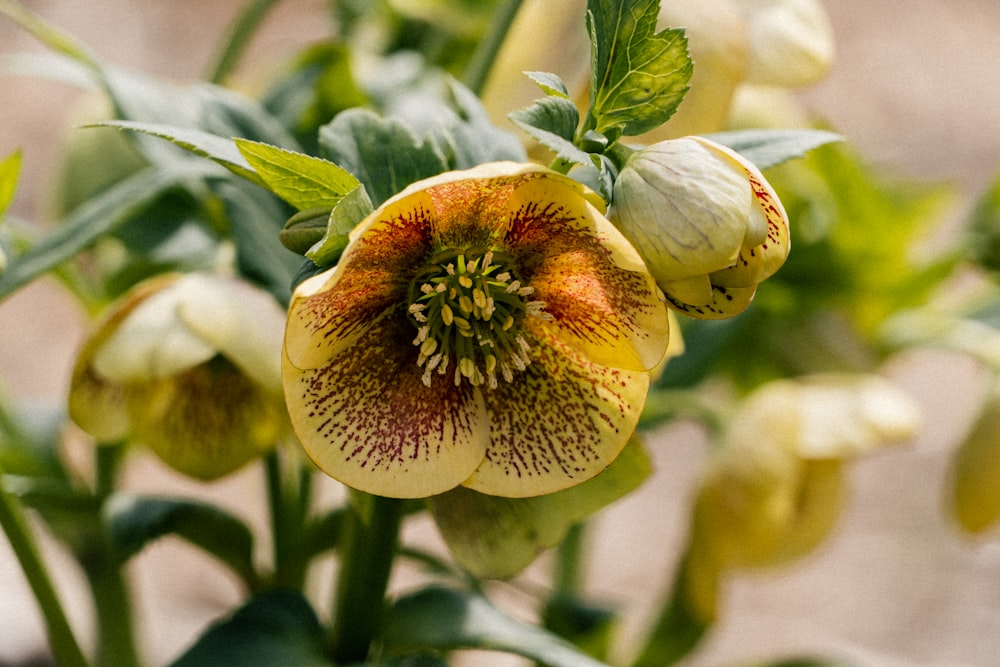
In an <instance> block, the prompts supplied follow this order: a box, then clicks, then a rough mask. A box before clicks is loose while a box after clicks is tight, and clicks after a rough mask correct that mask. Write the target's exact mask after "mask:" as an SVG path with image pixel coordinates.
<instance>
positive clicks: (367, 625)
mask: <svg viewBox="0 0 1000 667" xmlns="http://www.w3.org/2000/svg"><path fill="white" fill-rule="evenodd" d="M354 500H355V501H356V502H355V504H354V506H353V507H352V508H351V509H352V511H351V512H350V514H349V516H348V517H347V520H346V522H345V524H346V525H345V530H344V539H343V540H342V542H341V551H340V572H339V574H338V578H337V590H336V598H335V600H334V609H333V627H332V629H331V637H330V647H331V657H332V658H333V660H334V661H335V662H337V663H338V664H347V663H351V662H363V661H364V660H365V658H366V657H367V656H368V652H369V650H370V648H371V644H372V641H373V640H374V639H375V637H376V635H377V634H378V631H379V625H380V623H381V620H382V612H383V608H384V606H385V591H386V586H387V585H388V583H389V574H390V572H391V571H392V563H393V560H394V557H395V554H396V543H397V541H398V537H399V526H400V524H401V522H402V517H403V507H404V503H403V501H401V500H397V499H394V498H383V497H381V496H369V495H361V494H359V495H358V496H357V497H356V498H355V499H354ZM362 503H363V504H364V505H365V506H364V507H363V508H362V507H360V505H361V504H362Z"/></svg>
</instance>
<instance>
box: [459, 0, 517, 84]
mask: <svg viewBox="0 0 1000 667" xmlns="http://www.w3.org/2000/svg"><path fill="white" fill-rule="evenodd" d="M523 1H524V0H504V2H503V4H502V5H500V8H499V9H498V10H497V13H496V16H494V17H493V20H492V21H490V27H489V30H488V31H487V33H486V35H484V36H483V39H482V41H481V42H479V46H478V47H476V51H475V52H474V53H473V54H472V58H471V59H470V60H469V64H468V66H467V67H466V68H465V74H464V76H463V77H462V79H463V81H464V83H465V85H466V86H468V87H469V90H471V91H472V92H474V93H475V94H476V95H479V94H480V93H482V92H483V88H484V87H485V86H486V80H487V78H489V75H490V70H491V69H493V62H494V61H495V60H496V58H497V54H498V53H500V47H501V46H503V41H504V39H505V38H506V37H507V32H508V31H510V26H511V25H513V23H514V17H515V16H517V12H518V11H519V10H520V9H521V4H522V2H523Z"/></svg>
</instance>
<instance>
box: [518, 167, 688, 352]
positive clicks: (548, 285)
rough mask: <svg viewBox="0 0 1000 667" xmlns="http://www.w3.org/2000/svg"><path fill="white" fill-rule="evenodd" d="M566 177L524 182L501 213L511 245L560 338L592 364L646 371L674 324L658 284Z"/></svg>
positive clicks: (663, 348) (630, 249) (662, 346)
mask: <svg viewBox="0 0 1000 667" xmlns="http://www.w3.org/2000/svg"><path fill="white" fill-rule="evenodd" d="M563 181H564V179H555V178H551V177H546V178H536V179H532V180H529V181H526V182H524V183H523V184H521V185H519V187H518V188H517V190H516V192H515V194H514V196H513V197H512V198H511V199H510V201H509V203H508V210H507V211H505V212H504V216H503V217H504V219H505V220H509V224H508V226H507V229H506V240H507V243H508V249H509V252H510V253H511V254H512V255H514V256H515V257H516V261H517V263H518V265H519V268H520V270H521V274H522V276H523V277H524V278H525V279H526V280H527V282H528V283H529V284H530V285H531V287H532V288H534V290H535V292H534V294H533V295H532V297H531V298H532V299H538V300H539V301H542V302H544V303H545V312H546V313H547V314H549V315H551V316H552V318H553V321H552V323H551V325H552V328H553V330H554V331H555V333H556V335H558V336H559V337H560V338H561V339H562V340H563V341H565V342H567V343H569V344H570V345H572V346H573V347H575V348H576V349H577V350H579V351H580V352H582V353H583V354H584V355H585V356H587V357H588V358H589V359H590V360H591V361H593V362H594V363H597V364H601V365H606V366H612V367H615V368H625V369H629V370H649V369H651V368H653V367H654V366H656V364H658V363H659V362H660V360H661V359H662V358H663V355H664V353H665V351H666V347H667V343H668V338H669V327H670V324H669V320H668V319H667V309H666V307H665V306H664V304H663V302H662V301H661V300H660V296H659V291H658V289H657V287H656V283H655V282H654V280H653V278H652V276H650V275H649V273H648V272H647V270H646V268H645V265H644V264H643V262H642V259H641V258H640V257H639V255H638V253H637V252H636V251H635V249H634V248H633V247H632V246H631V244H629V243H628V241H626V240H625V238H624V237H623V236H622V235H621V232H619V231H618V230H617V229H616V228H615V227H614V226H613V225H612V224H611V223H610V222H608V221H607V219H605V218H604V217H603V216H602V215H601V214H600V212H599V211H598V210H597V209H595V208H594V207H593V206H592V205H591V204H590V203H589V202H588V201H586V200H585V199H583V198H582V197H580V195H579V192H578V190H577V189H576V188H571V187H569V186H567V185H566V184H565V183H564V182H563Z"/></svg>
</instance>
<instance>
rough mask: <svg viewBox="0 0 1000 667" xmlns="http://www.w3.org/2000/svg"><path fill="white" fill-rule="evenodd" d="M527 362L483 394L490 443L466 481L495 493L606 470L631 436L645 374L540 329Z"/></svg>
mask: <svg viewBox="0 0 1000 667" xmlns="http://www.w3.org/2000/svg"><path fill="white" fill-rule="evenodd" d="M536 333H537V341H536V343H535V345H534V346H533V347H532V357H533V360H532V363H531V365H530V366H528V368H527V369H526V370H525V371H523V372H521V373H520V374H519V375H518V376H517V378H516V381H515V382H511V383H501V384H500V386H499V387H497V389H495V390H492V391H489V392H484V397H485V399H486V404H487V408H488V411H489V416H490V425H489V438H490V441H489V449H488V451H487V452H486V457H485V459H483V462H482V464H481V465H480V466H479V468H477V469H476V471H475V473H474V474H473V475H472V476H471V477H469V478H468V479H466V480H465V482H464V483H463V486H466V487H468V488H470V489H473V490H474V491H479V492H480V493H486V494H490V495H497V496H507V497H511V498H514V497H528V496H538V495H543V494H547V493H553V492H555V491H560V490H562V489H566V488H569V487H571V486H575V485H576V484H579V483H581V482H584V481H586V480H588V479H590V478H591V477H593V476H594V475H596V474H598V473H599V472H601V471H602V470H604V469H605V468H607V467H608V466H609V465H610V464H611V462H612V461H614V460H615V458H616V457H617V456H618V454H619V452H621V450H622V448H623V447H624V446H625V444H626V443H627V442H628V440H629V438H630V437H631V435H632V433H633V431H634V430H635V426H636V423H637V422H638V420H639V413H640V412H641V411H642V406H643V404H644V402H645V399H646V391H647V389H648V387H649V374H648V373H644V372H634V371H626V370H621V369H613V368H607V367H605V366H600V365H597V364H594V363H592V362H590V361H588V360H587V359H586V358H585V357H584V356H582V355H581V354H580V353H578V352H576V351H575V350H574V349H573V348H572V347H570V346H569V345H567V344H565V343H563V342H562V341H561V340H559V339H558V338H556V337H555V336H553V335H551V334H550V333H547V332H545V331H544V330H538V331H537V332H536Z"/></svg>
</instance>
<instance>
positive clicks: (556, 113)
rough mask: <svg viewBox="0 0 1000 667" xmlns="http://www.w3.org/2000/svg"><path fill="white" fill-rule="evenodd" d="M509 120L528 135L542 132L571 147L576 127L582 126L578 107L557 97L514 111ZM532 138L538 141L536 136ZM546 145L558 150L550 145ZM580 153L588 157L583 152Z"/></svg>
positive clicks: (543, 99)
mask: <svg viewBox="0 0 1000 667" xmlns="http://www.w3.org/2000/svg"><path fill="white" fill-rule="evenodd" d="M508 118H510V120H511V121H512V122H513V123H514V124H515V125H517V126H518V127H520V128H521V129H522V130H524V131H525V132H528V134H532V133H531V130H535V129H537V130H542V131H544V132H546V133H548V134H554V135H556V136H558V137H560V138H561V139H563V140H564V141H566V142H568V143H569V144H570V145H572V143H573V137H574V136H575V135H576V127H577V125H579V124H580V112H579V110H578V109H577V108H576V105H575V104H573V102H572V101H571V100H568V99H566V98H563V97H556V96H549V97H543V98H542V99H540V100H537V101H536V102H535V103H534V104H532V105H531V106H530V107H527V108H525V109H520V110H518V111H514V112H513V113H511V114H510V115H509V116H508ZM532 137H534V138H535V139H538V137H537V136H535V135H534V134H532ZM539 141H541V139H539ZM542 143H543V144H544V143H545V142H542ZM545 145H546V146H547V147H548V148H552V149H553V150H557V149H556V148H554V147H552V146H548V144H545ZM557 152H558V151H557ZM580 153H583V155H586V153H585V152H583V151H580ZM588 161H589V156H588ZM581 164H585V163H581Z"/></svg>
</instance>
